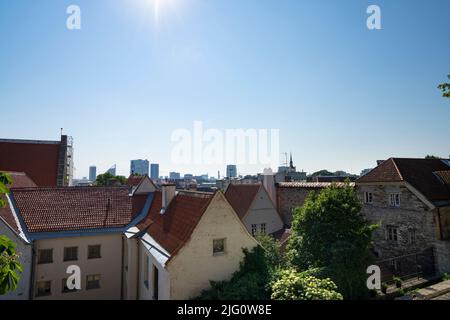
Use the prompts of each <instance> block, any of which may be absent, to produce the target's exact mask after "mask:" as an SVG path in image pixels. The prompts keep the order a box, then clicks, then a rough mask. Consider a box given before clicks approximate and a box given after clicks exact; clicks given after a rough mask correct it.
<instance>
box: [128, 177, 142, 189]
mask: <svg viewBox="0 0 450 320" xmlns="http://www.w3.org/2000/svg"><path fill="white" fill-rule="evenodd" d="M142 179H144V176H129V177H128V180H127V185H128V186H130V187H137V186H138V185H139V183H141V181H142Z"/></svg>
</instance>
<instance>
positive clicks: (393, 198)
mask: <svg viewBox="0 0 450 320" xmlns="http://www.w3.org/2000/svg"><path fill="white" fill-rule="evenodd" d="M400 205H401V201H400V193H399V192H391V193H390V194H389V206H390V207H392V208H400Z"/></svg>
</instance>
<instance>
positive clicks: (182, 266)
mask: <svg viewBox="0 0 450 320" xmlns="http://www.w3.org/2000/svg"><path fill="white" fill-rule="evenodd" d="M219 239H225V252H224V253H221V254H213V241H214V240H219ZM130 240H131V241H130V242H129V247H130V248H131V247H132V246H134V245H133V244H130V243H133V241H135V239H130ZM143 240H145V241H143ZM143 240H140V241H139V246H140V250H138V251H139V272H138V273H139V275H138V276H137V277H136V276H134V277H133V274H132V272H131V273H130V274H129V276H128V278H129V279H131V280H132V279H133V278H138V280H137V282H138V292H139V298H140V299H154V298H155V294H154V290H155V282H154V281H155V268H156V269H158V271H157V273H158V280H157V281H158V286H157V287H158V299H160V300H168V299H171V300H180V299H190V298H194V297H196V296H198V295H199V294H200V293H201V291H202V290H204V289H207V288H209V286H210V281H221V280H228V279H230V278H231V275H232V274H233V273H234V272H235V271H237V270H238V269H239V263H240V262H241V261H242V259H243V257H244V253H243V248H247V249H252V248H254V247H255V246H257V245H258V243H257V242H256V240H255V239H254V238H253V237H252V236H251V235H250V234H249V232H248V231H247V229H246V228H245V226H244V225H243V223H242V222H241V220H240V219H239V217H238V216H237V214H236V213H235V212H234V210H233V208H232V207H231V206H230V204H229V203H228V202H227V200H226V199H225V197H224V195H223V194H222V193H221V192H217V193H216V194H215V195H214V198H213V199H212V200H211V202H210V204H209V206H208V208H207V209H206V211H205V212H204V213H203V216H202V218H201V219H200V221H199V222H198V224H197V226H196V227H195V229H194V231H193V233H192V235H191V237H190V239H189V240H188V242H187V243H186V244H185V245H184V246H183V247H182V248H181V249H180V250H179V251H178V252H177V253H175V255H174V256H173V257H170V258H169V255H168V254H167V256H164V254H161V252H163V251H164V250H163V248H159V249H158V250H159V251H158V250H155V249H154V247H155V246H156V247H157V246H158V245H157V244H156V243H153V242H152V241H153V240H152V239H151V237H144V238H143ZM152 248H153V249H152ZM135 249H136V248H134V249H130V250H129V252H131V251H133V250H135ZM161 249H162V250H161ZM146 259H148V261H147V262H146ZM132 260H133V259H130V258H128V261H132ZM131 264H132V263H131ZM129 272H130V271H129ZM146 280H147V281H148V282H147V283H145V281H146ZM127 286H130V284H127ZM132 286H133V285H132ZM129 291H130V292H131V296H130V298H131V297H132V296H133V291H134V289H130V290H129Z"/></svg>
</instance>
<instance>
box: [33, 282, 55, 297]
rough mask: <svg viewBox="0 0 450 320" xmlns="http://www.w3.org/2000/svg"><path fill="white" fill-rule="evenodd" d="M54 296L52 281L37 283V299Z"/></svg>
mask: <svg viewBox="0 0 450 320" xmlns="http://www.w3.org/2000/svg"><path fill="white" fill-rule="evenodd" d="M51 294H52V282H51V281H38V282H37V283H36V297H44V296H49V295H51Z"/></svg>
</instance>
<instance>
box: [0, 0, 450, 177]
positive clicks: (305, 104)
mask: <svg viewBox="0 0 450 320" xmlns="http://www.w3.org/2000/svg"><path fill="white" fill-rule="evenodd" d="M71 4H76V5H79V6H80V8H81V21H82V29H81V30H74V31H70V30H68V29H67V28H66V19H67V17H68V15H67V14H66V8H67V7H68V6H69V5H71ZM370 4H377V5H379V6H380V7H381V10H382V11H381V13H382V30H372V31H370V30H368V29H367V27H366V19H367V17H368V15H367V14H366V9H367V7H368V5H370ZM448 30H450V1H447V0H431V1H425V0H423V1H411V0H395V1H392V0H391V1H380V0H372V1H363V0H346V1H335V0H333V1H331V0H329V1H318V0H314V1H312V0H311V1H298V0H282V1H275V0H160V4H159V14H158V17H157V18H156V15H155V12H154V6H153V4H152V0H71V1H62V0H61V1H56V0H40V1H31V0H26V1H25V0H14V1H13V0H4V1H1V2H0V41H1V45H0V110H1V120H2V121H1V127H0V137H2V138H25V139H41V140H44V139H50V140H56V139H58V137H59V130H60V128H61V127H63V128H64V131H65V132H66V133H67V134H69V135H71V136H73V138H74V143H75V166H76V172H75V176H77V177H82V176H87V175H88V167H89V165H93V164H94V165H97V166H98V171H100V172H101V171H104V170H106V169H107V168H108V167H109V166H110V165H112V164H117V166H118V172H119V173H121V174H125V175H126V174H128V173H129V160H130V159H135V158H147V159H149V160H150V162H157V163H160V167H161V174H163V175H166V174H167V173H168V172H169V171H181V172H182V173H186V172H190V173H194V174H200V173H209V174H211V175H216V174H217V170H220V171H221V172H224V170H225V168H224V166H225V163H224V164H223V165H219V166H217V165H212V166H201V165H194V164H192V165H189V164H185V165H176V164H173V163H171V150H172V147H173V143H172V142H171V134H172V132H173V131H174V130H175V129H177V128H186V129H190V130H191V129H192V128H193V122H194V121H196V120H200V121H203V124H204V127H206V128H217V129H219V130H225V129H227V128H243V129H247V128H256V129H272V128H273V129H280V152H283V151H286V152H289V151H292V153H293V155H294V161H295V164H296V165H297V168H298V169H304V170H306V171H308V172H312V171H315V170H319V169H323V168H327V169H329V170H338V169H342V170H346V171H348V172H353V173H359V172H360V171H361V170H362V169H364V168H368V167H373V166H374V164H375V161H376V160H377V159H384V158H387V157H390V156H397V157H422V156H425V155H426V154H436V155H439V156H448V155H449V153H450V148H449V147H450V142H449V141H450V139H449V138H450V125H449V120H450V99H444V98H442V96H441V94H440V92H439V91H438V90H437V89H436V86H437V84H438V83H439V82H442V81H444V80H446V75H447V74H448V73H450V65H449V60H448V58H449V56H450V41H449V38H448ZM261 169H262V167H257V166H256V167H255V166H241V167H240V168H239V167H238V171H239V172H240V173H242V174H246V173H254V172H256V171H260V170H261Z"/></svg>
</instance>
